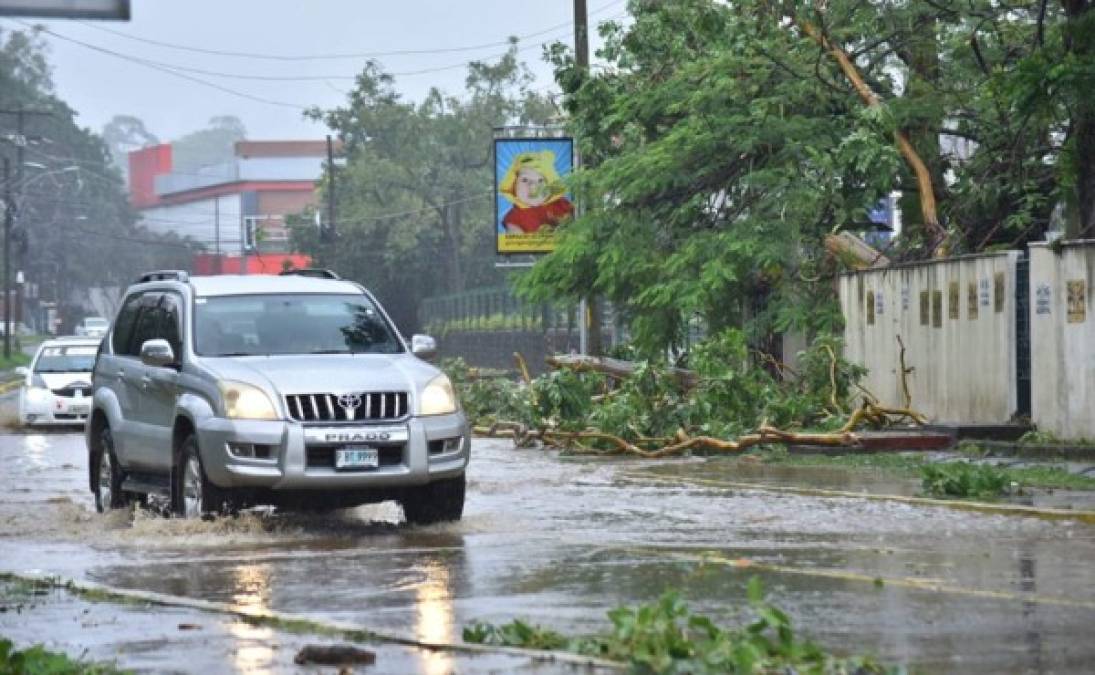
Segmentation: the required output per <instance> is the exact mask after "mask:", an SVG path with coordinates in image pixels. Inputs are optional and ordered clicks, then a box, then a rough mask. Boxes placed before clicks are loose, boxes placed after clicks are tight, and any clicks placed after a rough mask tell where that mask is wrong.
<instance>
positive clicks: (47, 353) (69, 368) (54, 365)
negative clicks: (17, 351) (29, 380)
mask: <svg viewBox="0 0 1095 675" xmlns="http://www.w3.org/2000/svg"><path fill="white" fill-rule="evenodd" d="M97 351H98V349H97V348H96V347H94V346H92V345H68V346H64V347H49V346H47V347H43V348H42V351H41V353H40V354H38V360H37V361H35V362H34V372H36V373H90V372H91V369H92V368H93V367H94V366H95V353H96V352H97Z"/></svg>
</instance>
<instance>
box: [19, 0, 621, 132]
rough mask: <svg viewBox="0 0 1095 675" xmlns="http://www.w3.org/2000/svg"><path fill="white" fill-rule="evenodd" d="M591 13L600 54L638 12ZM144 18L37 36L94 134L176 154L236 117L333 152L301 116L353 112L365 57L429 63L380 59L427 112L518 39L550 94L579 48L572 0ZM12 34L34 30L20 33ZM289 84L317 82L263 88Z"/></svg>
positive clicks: (253, 7) (240, 2)
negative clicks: (612, 25)
mask: <svg viewBox="0 0 1095 675" xmlns="http://www.w3.org/2000/svg"><path fill="white" fill-rule="evenodd" d="M588 5H589V14H590V26H591V33H592V34H593V35H592V39H593V41H594V43H593V45H591V47H592V48H596V44H597V38H596V30H595V28H594V26H595V25H596V23H597V22H598V21H602V20H606V19H611V18H621V17H622V15H623V13H624V11H625V9H626V2H625V0H588ZM132 6H133V10H132V13H133V17H132V20H131V21H129V22H124V23H123V22H116V21H98V22H91V21H74V20H65V21H60V20H59V21H42V20H34V22H35V23H40V24H41V25H43V26H45V27H46V28H47V29H48V30H50V31H52V32H53V33H55V34H56V35H45V36H44V37H45V39H46V40H47V41H48V43H49V44H50V46H51V54H50V59H51V61H52V63H53V67H54V83H55V85H56V89H57V94H58V95H59V96H60V97H61V98H63V99H64V100H66V101H67V102H68V103H69V104H70V105H71V106H72V107H73V108H75V109H76V110H77V111H79V113H80V117H79V122H80V123H81V124H82V125H84V126H89V127H91V128H92V129H94V130H96V131H100V130H101V129H102V127H103V124H104V123H106V122H107V121H108V120H109V119H110V118H111V117H113V116H114V115H115V114H128V115H134V116H136V117H139V118H141V119H142V120H144V122H145V124H146V126H147V127H148V129H149V131H151V132H152V133H154V134H156V135H157V136H158V137H159V138H160V139H161V140H165V141H166V140H171V139H173V138H178V137H179V136H182V135H184V134H186V133H188V132H191V131H194V130H196V129H200V128H203V127H205V126H206V125H207V122H208V120H209V118H210V117H213V116H216V115H224V114H231V115H236V116H238V117H239V118H240V119H241V120H243V123H244V125H245V126H246V127H247V131H248V137H249V138H252V139H275V138H322V137H323V135H324V134H325V133H326V129H325V128H324V126H323V125H321V124H317V123H313V122H309V121H307V120H304V119H303V118H302V117H301V108H302V107H306V106H312V105H319V106H322V107H334V106H337V105H340V104H341V103H342V102H343V101H345V99H346V92H347V91H349V90H350V89H351V88H352V86H353V76H354V75H355V74H356V73H358V72H360V70H361V67H362V66H363V64H364V62H365V60H366V57H365V56H362V55H365V54H378V53H386V52H397V51H416V52H424V53H417V54H388V55H382V56H381V55H378V56H377V57H376V58H377V59H378V60H380V61H381V62H382V63H383V64H384V66H385V68H386V70H388V72H391V73H393V74H397V78H396V86H397V88H398V89H399V90H400V91H401V92H403V93H404V95H405V96H407V97H408V98H410V99H414V100H418V99H420V98H421V97H422V95H423V94H424V93H425V92H426V91H427V89H428V88H429V87H431V86H439V87H441V88H442V89H444V90H446V91H448V92H450V93H459V92H460V91H461V90H462V88H463V79H464V76H465V74H466V68H465V64H466V63H467V61H469V60H476V59H481V60H491V59H494V58H497V57H498V56H499V55H501V53H503V52H504V51H505V45H504V44H499V43H504V42H505V40H506V39H507V37H508V36H510V35H516V36H519V37H520V36H529V37H527V38H525V39H522V40H521V42H520V44H519V48H520V49H521V50H522V51H521V53H520V56H521V57H522V59H523V60H525V61H526V63H527V64H528V65H529V67H530V68H531V69H532V70H533V72H534V73H535V74H536V76H537V83H536V85H535V86H536V87H537V88H539V87H549V86H551V84H552V80H551V70H550V67H549V66H548V65H547V64H545V63H544V62H543V61H542V58H541V55H542V49H541V46H540V45H541V44H542V43H543V42H545V41H548V42H552V41H555V40H561V41H564V42H567V43H568V44H573V33H574V28H573V23H572V21H573V15H572V12H573V2H572V0H541V1H540V2H527V1H526V2H521V1H519V0H460V1H454V0H309V1H308V2H302V1H301V0H132ZM0 25H2V26H4V27H5V28H6V29H21V28H22V26H21V25H19V24H18V23H15V22H14V21H13V20H12V19H3V20H0ZM66 38H67V39H66ZM76 41H78V42H80V43H84V44H77V42H76ZM155 43H164V44H155ZM168 45H172V46H168ZM180 47H181V48H180ZM100 50H105V51H109V52H114V53H115V54H108V53H105V51H100ZM201 50H205V51H206V52H236V53H239V54H247V55H248V56H240V55H236V56H233V55H228V54H224V53H222V54H210V53H203V51H201ZM445 50H448V51H445ZM259 55H262V56H277V57H291V58H278V59H274V58H258V56H259ZM343 55H355V56H353V57H349V58H343ZM301 57H313V58H307V59H306V58H301ZM314 57H325V58H314ZM326 57H331V58H326ZM138 61H140V62H138ZM150 62H155V63H150ZM153 66H154V67H153ZM179 68H185V69H190V70H185V71H183V70H177V69H179ZM198 71H206V72H198ZM420 71H430V72H420ZM212 73H219V74H212ZM182 75H185V77H182ZM225 75H235V76H240V75H243V76H248V77H247V78H243V77H226V76H225ZM290 77H305V78H316V79H313V80H302V81H295V80H285V79H277V80H268V79H257V78H290ZM187 78H191V79H187ZM197 80H201V81H203V82H205V83H208V84H203V83H202V82H198V81H197ZM210 85H216V87H221V88H223V89H228V90H233V91H235V92H239V93H241V94H245V95H247V96H251V97H254V98H258V99H266V100H267V101H270V102H261V101H257V100H251V99H248V98H245V97H243V96H240V95H238V94H233V93H229V92H228V91H223V90H218V89H217V88H215V87H214V86H210Z"/></svg>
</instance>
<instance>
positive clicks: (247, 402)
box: [219, 382, 278, 420]
mask: <svg viewBox="0 0 1095 675" xmlns="http://www.w3.org/2000/svg"><path fill="white" fill-rule="evenodd" d="M219 386H220V390H221V397H222V398H223V399H224V415H225V417H228V418H230V419H237V420H276V419H277V418H278V411H277V410H275V409H274V404H273V402H272V401H270V397H269V396H267V395H266V392H264V391H263V390H262V389H259V388H258V387H256V386H254V385H250V384H245V383H243V382H221V383H220V385H219Z"/></svg>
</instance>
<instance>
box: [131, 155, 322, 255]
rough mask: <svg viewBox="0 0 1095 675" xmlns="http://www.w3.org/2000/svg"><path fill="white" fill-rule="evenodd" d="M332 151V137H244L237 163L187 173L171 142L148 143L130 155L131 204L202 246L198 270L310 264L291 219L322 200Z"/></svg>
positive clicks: (158, 226)
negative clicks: (298, 250)
mask: <svg viewBox="0 0 1095 675" xmlns="http://www.w3.org/2000/svg"><path fill="white" fill-rule="evenodd" d="M326 156H327V146H326V143H325V142H324V141H239V142H237V143H236V144H235V151H234V156H233V158H232V159H231V161H228V162H225V163H222V164H216V165H213V166H206V167H201V168H199V169H193V170H187V171H180V170H175V169H174V168H173V166H172V149H171V145H170V144H163V145H156V146H152V147H148V148H143V149H141V150H137V151H134V152H131V153H130V154H129V189H130V202H131V203H132V205H133V207H134V208H135V209H137V211H138V213H139V214H140V218H141V224H142V225H143V226H144V227H146V228H147V229H148V230H149V231H150V232H155V233H161V234H168V233H174V234H176V235H177V236H179V237H184V238H185V237H189V238H190V239H192V240H194V241H196V242H198V243H199V244H201V245H202V247H203V248H204V252H203V253H201V254H198V255H196V256H195V259H194V272H196V273H199V274H216V273H220V272H223V273H229V274H238V273H241V272H242V273H264V272H265V273H277V272H279V271H281V270H282V269H284V268H285V267H287V266H293V267H303V266H307V265H308V264H309V261H308V259H307V258H306V257H304V256H301V255H297V254H295V253H294V252H293V251H292V250H291V246H290V241H289V231H288V228H287V227H286V222H285V219H286V216H288V215H291V214H297V213H300V212H301V211H303V210H305V209H306V208H307V207H309V206H312V205H314V204H315V202H316V198H317V197H316V185H317V181H319V180H320V179H321V178H322V177H323V174H324V162H325V160H326Z"/></svg>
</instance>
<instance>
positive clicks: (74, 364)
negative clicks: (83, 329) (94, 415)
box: [16, 337, 101, 426]
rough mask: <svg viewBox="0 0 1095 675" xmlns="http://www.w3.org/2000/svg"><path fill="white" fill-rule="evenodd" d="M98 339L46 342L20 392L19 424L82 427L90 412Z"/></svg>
mask: <svg viewBox="0 0 1095 675" xmlns="http://www.w3.org/2000/svg"><path fill="white" fill-rule="evenodd" d="M100 342H101V340H100V339H98V338H86V337H67V338H58V339H55V340H46V341H45V342H43V343H42V344H41V346H39V347H38V353H36V354H35V355H34V361H32V362H31V365H30V367H29V368H18V369H16V372H17V373H18V374H20V375H23V376H25V377H26V380H25V381H24V382H23V387H22V389H20V391H19V421H20V422H22V423H23V424H25V425H27V426H38V425H74V424H79V425H82V424H83V423H84V422H85V421H86V420H87V415H88V413H89V412H90V411H91V371H92V369H93V368H94V367H95V355H96V354H97V353H98V351H99V343H100Z"/></svg>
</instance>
